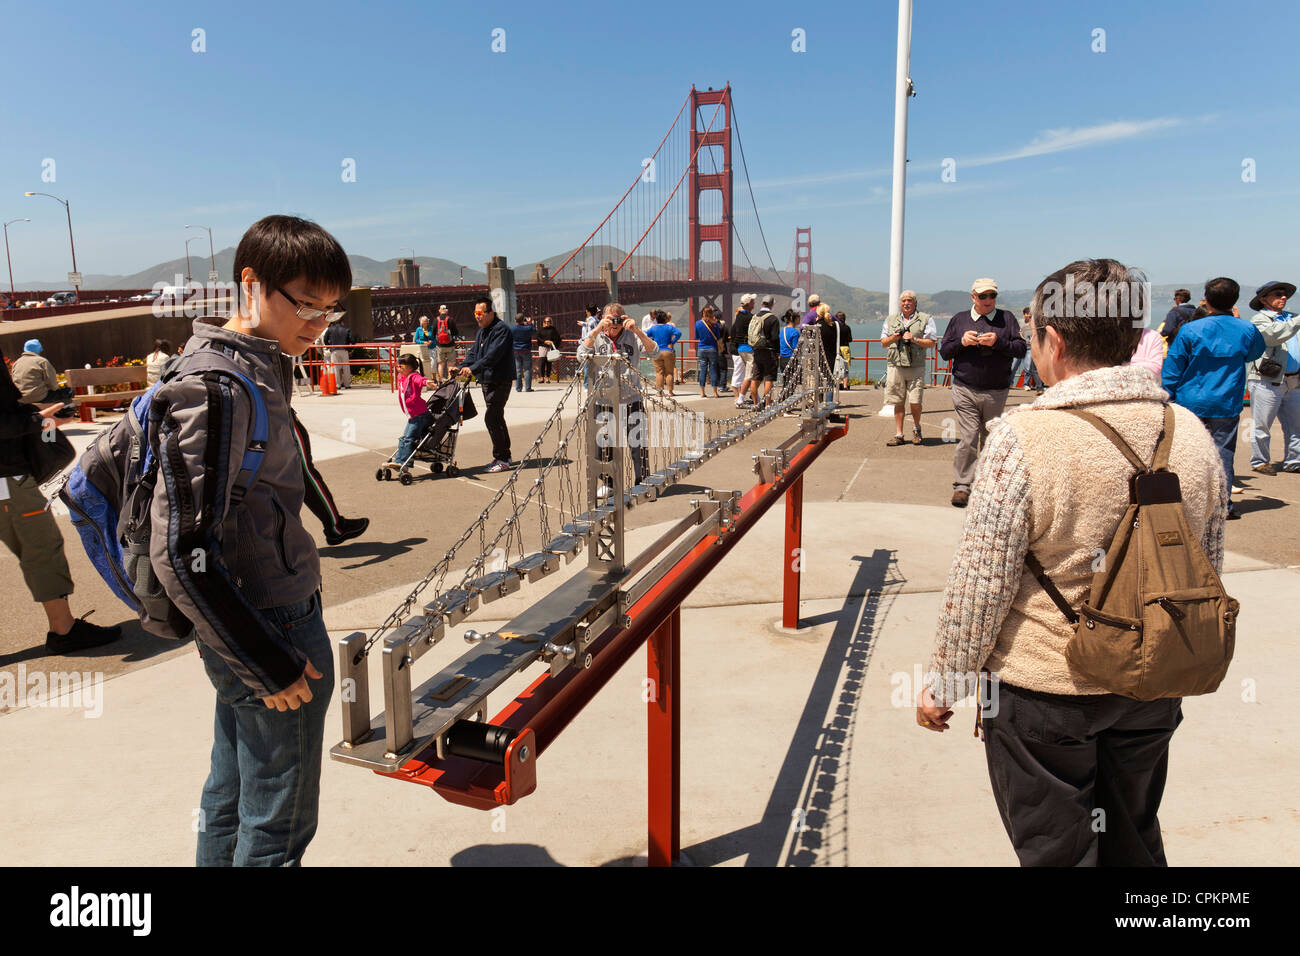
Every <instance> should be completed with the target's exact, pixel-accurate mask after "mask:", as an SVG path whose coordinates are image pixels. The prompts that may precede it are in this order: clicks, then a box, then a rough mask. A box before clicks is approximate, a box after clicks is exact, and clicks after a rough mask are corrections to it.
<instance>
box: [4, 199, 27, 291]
mask: <svg viewBox="0 0 1300 956" xmlns="http://www.w3.org/2000/svg"><path fill="white" fill-rule="evenodd" d="M15 222H31V220H30V219H10V220H9V222H7V223H5V262H7V263H9V299H10V301H11V302H12V301H13V297H14V262H13V260H12V259H10V258H9V226H10V225H12V224H13V223H15Z"/></svg>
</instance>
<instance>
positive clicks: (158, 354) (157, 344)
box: [144, 339, 172, 385]
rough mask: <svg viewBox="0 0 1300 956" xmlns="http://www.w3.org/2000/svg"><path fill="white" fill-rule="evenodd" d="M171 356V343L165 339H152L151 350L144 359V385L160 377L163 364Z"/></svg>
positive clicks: (150, 383)
mask: <svg viewBox="0 0 1300 956" xmlns="http://www.w3.org/2000/svg"><path fill="white" fill-rule="evenodd" d="M171 357H172V344H171V343H170V342H168V341H167V340H166V339H154V343H153V351H152V352H150V353H149V355H148V356H147V357H146V358H145V360H144V368H145V384H146V385H152V384H153V383H154V382H156V381H158V379H160V378H162V370H163V365H165V364H166V363H167V360H168V359H169V358H171Z"/></svg>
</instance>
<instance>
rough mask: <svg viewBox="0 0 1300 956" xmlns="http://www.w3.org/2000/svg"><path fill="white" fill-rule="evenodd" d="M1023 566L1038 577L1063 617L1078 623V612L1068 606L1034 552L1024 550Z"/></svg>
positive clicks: (1072, 622)
mask: <svg viewBox="0 0 1300 956" xmlns="http://www.w3.org/2000/svg"><path fill="white" fill-rule="evenodd" d="M1025 567H1027V568H1029V572H1030V573H1031V574H1032V575H1033V576H1034V577H1036V578H1037V579H1038V583H1039V584H1040V585H1042V588H1043V590H1044V591H1046V592H1047V596H1048V597H1049V598H1051V599H1052V603H1053V604H1055V605H1056V606H1057V607H1058V608H1060V609H1061V613H1062V614H1064V615H1065V619H1066V620H1067V621H1069V622H1070V623H1071V624H1077V623H1079V615H1078V613H1077V612H1076V611H1075V610H1074V608H1072V607H1070V602H1069V601H1067V600H1066V599H1065V595H1063V594H1062V593H1061V591H1060V589H1059V588H1057V586H1056V582H1055V581H1053V580H1052V579H1051V578H1049V577H1048V576H1047V572H1046V571H1044V570H1043V565H1042V564H1041V563H1040V562H1039V560H1038V558H1036V557H1034V552H1032V551H1026V552H1025Z"/></svg>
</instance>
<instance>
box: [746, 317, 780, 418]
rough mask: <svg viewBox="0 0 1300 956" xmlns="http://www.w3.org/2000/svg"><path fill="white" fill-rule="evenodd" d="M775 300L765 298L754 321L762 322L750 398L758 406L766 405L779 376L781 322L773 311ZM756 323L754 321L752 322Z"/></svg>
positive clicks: (751, 377)
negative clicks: (760, 384) (778, 354)
mask: <svg viewBox="0 0 1300 956" xmlns="http://www.w3.org/2000/svg"><path fill="white" fill-rule="evenodd" d="M774 301H775V300H774V299H773V297H772V296H770V295H765V296H763V303H762V306H761V307H760V308H759V310H758V314H757V315H755V316H754V319H758V320H761V321H762V329H763V331H762V337H761V339H760V341H759V344H757V345H755V346H754V347H753V348H754V364H753V369H752V371H751V372H750V382H749V389H750V391H749V397H750V399H751V400H752V401H753V402H754V403H755V404H758V403H759V401H760V400H761V401H762V402H763V403H765V404H766V402H767V398H768V395H769V394H770V393H771V391H772V383H773V382H775V381H776V375H777V362H776V359H777V353H778V352H779V351H780V349H781V341H780V335H781V320H780V319H778V318H777V317H776V313H775V312H773V311H772V303H773V302H774ZM750 321H751V322H752V321H754V320H753V319H751V320H750ZM760 382H761V383H762V385H763V394H762V396H761V399H760V396H759V383H760Z"/></svg>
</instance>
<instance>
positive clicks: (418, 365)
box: [397, 352, 424, 375]
mask: <svg viewBox="0 0 1300 956" xmlns="http://www.w3.org/2000/svg"><path fill="white" fill-rule="evenodd" d="M397 364H398V365H403V366H405V367H406V368H409V369H410V370H411V371H413V372H419V373H420V374H421V375H423V374H424V363H423V362H421V361H420V357H419V356H418V355H412V354H411V353H410V352H407V353H406V354H405V355H399V356H398V357H397Z"/></svg>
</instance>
